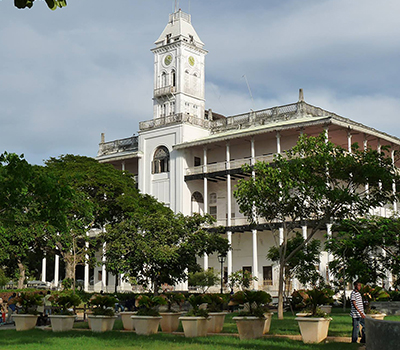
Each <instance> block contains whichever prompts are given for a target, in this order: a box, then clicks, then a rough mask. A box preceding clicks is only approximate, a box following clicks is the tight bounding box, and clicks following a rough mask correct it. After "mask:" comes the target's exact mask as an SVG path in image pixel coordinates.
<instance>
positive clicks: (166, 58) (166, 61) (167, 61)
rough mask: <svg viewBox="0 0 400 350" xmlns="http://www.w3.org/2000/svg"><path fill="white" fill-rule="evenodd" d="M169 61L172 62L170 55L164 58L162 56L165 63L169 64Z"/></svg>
mask: <svg viewBox="0 0 400 350" xmlns="http://www.w3.org/2000/svg"><path fill="white" fill-rule="evenodd" d="M171 62H172V55H167V56H165V58H164V63H165V65H166V66H169V65H170V64H171Z"/></svg>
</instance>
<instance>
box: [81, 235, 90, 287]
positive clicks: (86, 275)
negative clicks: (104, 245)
mask: <svg viewBox="0 0 400 350" xmlns="http://www.w3.org/2000/svg"><path fill="white" fill-rule="evenodd" d="M87 235H88V234H87ZM88 249H89V242H85V250H86V251H87V250H88ZM88 260H89V255H88V254H85V275H84V278H83V289H84V291H85V292H88V291H89V279H90V277H89V263H88Z"/></svg>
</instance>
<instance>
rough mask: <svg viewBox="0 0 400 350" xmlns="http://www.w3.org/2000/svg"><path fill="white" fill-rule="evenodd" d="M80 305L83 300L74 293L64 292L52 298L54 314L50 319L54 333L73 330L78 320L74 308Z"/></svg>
mask: <svg viewBox="0 0 400 350" xmlns="http://www.w3.org/2000/svg"><path fill="white" fill-rule="evenodd" d="M50 300H51V299H50ZM80 303H81V299H80V298H79V296H78V295H77V294H75V293H74V292H73V291H66V292H62V293H60V294H56V295H55V296H54V297H52V300H51V304H52V306H53V307H54V312H53V314H52V315H49V317H50V321H51V329H52V330H53V332H65V331H70V330H71V329H72V327H73V326H74V321H75V319H76V315H75V313H74V308H75V307H76V306H79V304H80Z"/></svg>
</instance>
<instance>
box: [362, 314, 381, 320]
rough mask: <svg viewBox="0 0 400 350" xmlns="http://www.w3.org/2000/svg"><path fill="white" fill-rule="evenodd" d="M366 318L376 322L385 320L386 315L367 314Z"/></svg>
mask: <svg viewBox="0 0 400 350" xmlns="http://www.w3.org/2000/svg"><path fill="white" fill-rule="evenodd" d="M366 316H367V317H369V318H373V319H374V320H383V319H384V318H385V316H386V314H367V315H366Z"/></svg>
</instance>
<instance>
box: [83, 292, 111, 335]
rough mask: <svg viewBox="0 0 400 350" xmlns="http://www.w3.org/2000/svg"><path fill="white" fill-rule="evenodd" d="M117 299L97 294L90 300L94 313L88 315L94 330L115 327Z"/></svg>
mask: <svg viewBox="0 0 400 350" xmlns="http://www.w3.org/2000/svg"><path fill="white" fill-rule="evenodd" d="M116 302H117V299H116V298H114V297H113V296H109V295H104V294H95V295H94V296H93V297H92V298H91V299H90V300H89V305H90V306H91V307H92V314H90V315H88V319H89V321H90V328H91V329H92V331H93V332H106V331H111V330H112V329H113V327H114V322H115V319H116V318H117V317H116V316H114V314H115V311H114V306H115V303H116Z"/></svg>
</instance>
